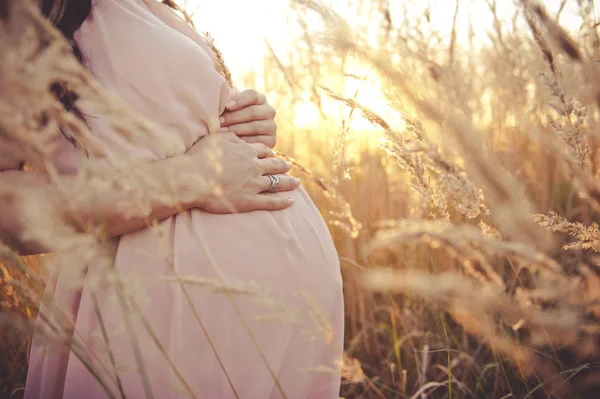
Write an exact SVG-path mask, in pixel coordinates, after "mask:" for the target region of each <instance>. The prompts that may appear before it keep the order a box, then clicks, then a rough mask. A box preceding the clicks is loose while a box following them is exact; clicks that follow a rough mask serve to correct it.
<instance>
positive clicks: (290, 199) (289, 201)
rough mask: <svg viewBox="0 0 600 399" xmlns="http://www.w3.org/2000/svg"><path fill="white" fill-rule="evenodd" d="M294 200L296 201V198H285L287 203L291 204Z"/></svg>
mask: <svg viewBox="0 0 600 399" xmlns="http://www.w3.org/2000/svg"><path fill="white" fill-rule="evenodd" d="M295 202H296V200H295V199H293V198H288V200H287V203H288V205H293V204H294V203H295Z"/></svg>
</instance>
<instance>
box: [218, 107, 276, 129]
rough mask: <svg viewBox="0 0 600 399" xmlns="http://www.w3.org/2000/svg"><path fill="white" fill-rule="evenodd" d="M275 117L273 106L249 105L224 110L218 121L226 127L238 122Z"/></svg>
mask: <svg viewBox="0 0 600 399" xmlns="http://www.w3.org/2000/svg"><path fill="white" fill-rule="evenodd" d="M274 118H275V108H273V107H271V106H270V105H266V104H263V105H250V106H247V107H244V108H239V109H237V110H235V111H226V112H223V114H221V117H220V118H219V122H220V123H221V127H228V126H231V125H236V124H239V123H245V122H252V121H262V120H273V119H274Z"/></svg>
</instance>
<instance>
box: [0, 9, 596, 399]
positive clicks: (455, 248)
mask: <svg viewBox="0 0 600 399" xmlns="http://www.w3.org/2000/svg"><path fill="white" fill-rule="evenodd" d="M438 1H446V0H438ZM448 2H450V3H452V7H450V8H449V10H451V12H450V13H449V14H448V15H446V16H445V17H446V18H447V19H448V21H447V23H446V24H445V25H444V26H445V27H447V28H448V29H446V30H444V29H442V30H440V29H438V28H439V25H436V22H435V18H434V17H432V9H433V8H434V7H435V1H433V2H420V1H417V0H413V1H411V0H406V1H402V2H398V3H393V2H389V1H387V0H369V1H349V2H344V5H343V7H342V6H340V7H339V8H340V9H343V11H340V10H337V9H336V7H332V8H330V7H326V6H324V5H323V4H321V3H319V2H313V1H312V0H295V1H293V2H292V4H291V7H292V8H293V9H294V15H295V19H294V21H293V26H294V29H295V34H297V35H298V40H297V41H296V42H295V46H294V48H290V49H289V51H288V52H286V53H281V52H277V51H275V50H274V49H271V51H270V53H269V55H268V56H267V57H266V58H265V61H264V67H263V70H262V71H260V72H254V73H249V74H248V75H246V76H240V77H235V76H234V77H233V79H234V81H236V79H237V84H238V85H239V86H240V87H256V88H257V89H259V90H262V91H264V92H265V93H267V95H268V97H269V100H270V102H271V103H272V104H273V105H274V106H275V107H276V108H277V110H278V125H279V133H278V134H279V142H278V145H277V147H276V150H277V152H278V153H279V154H281V155H282V156H284V157H287V158H288V159H289V160H290V161H292V162H293V163H294V165H295V168H294V169H293V172H292V173H294V174H295V175H297V176H298V177H300V178H301V179H302V180H303V185H304V187H305V188H306V189H307V190H308V191H309V192H310V194H311V196H312V198H313V200H314V201H315V203H316V204H317V206H318V208H319V209H320V211H321V213H322V214H323V216H324V217H325V219H326V220H327V222H328V224H329V226H330V229H331V233H332V235H333V237H334V240H335V243H336V247H337V249H338V252H339V255H340V261H341V266H342V273H343V277H344V296H345V306H346V309H345V312H346V313H345V318H346V331H345V355H344V358H343V359H342V361H341V366H342V374H343V380H342V391H341V396H342V397H345V398H415V399H416V398H423V399H424V398H546V397H556V398H587V397H589V398H594V397H597V392H598V391H599V390H600V375H599V374H598V371H597V368H598V366H599V365H600V347H599V346H600V256H599V254H598V252H600V228H599V227H598V210H599V209H600V175H599V173H600V170H599V165H600V164H599V162H600V153H599V150H600V146H599V145H600V141H599V139H600V126H599V125H598V123H599V122H600V119H599V118H600V83H599V82H600V66H599V65H600V64H599V62H600V38H599V36H598V32H597V30H598V28H599V24H598V23H597V21H596V20H595V17H594V16H595V13H594V11H595V9H594V1H593V0H566V1H562V2H560V3H557V4H558V7H554V8H550V7H549V6H548V7H546V6H545V4H544V3H543V2H535V1H532V0H514V1H512V0H510V1H509V0H479V1H470V0H457V1H450V0H448ZM473 2H477V3H479V6H481V5H482V4H483V6H484V11H485V18H486V21H489V24H488V25H487V26H486V28H485V29H484V30H481V29H477V30H476V29H475V28H472V27H471V25H470V24H471V22H472V18H475V17H479V16H477V15H476V16H473V15H471V19H468V18H467V19H461V18H458V17H457V16H458V13H459V11H460V10H463V12H464V10H465V9H469V7H472V4H473ZM8 3H11V2H10V1H9V2H8ZM12 3H16V2H12ZM508 3H510V7H506V5H507V4H508ZM0 4H2V2H0ZM427 4H429V6H428V5H427ZM0 11H1V8H0ZM567 12H570V13H571V14H572V15H573V16H574V17H573V18H571V20H572V21H576V24H575V23H573V22H570V23H569V26H568V27H566V26H563V24H562V23H561V17H562V16H563V13H567ZM23 15H25V17H23ZM23 15H21V17H23V18H25V19H26V20H28V18H30V19H31V18H33V17H31V16H29V14H26V13H24V14H23ZM348 15H361V16H362V19H360V21H354V20H352V22H349V21H351V19H350V18H349V17H348ZM0 16H2V13H1V12H0ZM436 18H439V16H437V17H436ZM34 20H35V19H34ZM3 24H4V26H5V27H6V26H7V23H6V22H5V21H1V20H0V27H1V26H2V25H3ZM44 29H45V28H44ZM44 29H42V28H40V29H39V32H42V33H39V34H40V35H42V36H43V35H50V34H48V33H44V32H45V30H44ZM0 37H1V36H0ZM48 37H51V38H52V40H57V39H56V37H54V36H51V35H50V36H48ZM32 40H33V39H32ZM2 41H4V42H3V46H2V47H0V52H4V54H3V55H2V56H0V61H1V62H2V63H3V64H2V69H1V73H0V79H2V78H4V79H7V77H11V75H9V72H7V71H9V67H7V66H6V65H8V64H6V62H7V60H9V58H8V57H7V56H6V54H7V52H10V50H11V49H12V50H14V48H13V47H11V46H13V45H14V46H17V45H18V44H19V43H20V42H19V41H17V40H15V41H10V40H5V39H0V43H2ZM217 45H218V43H217ZM61 51H65V50H64V48H60V46H58V47H57V50H56V54H55V55H56V57H59V56H60V54H63V53H61ZM31 54H36V53H35V49H32V50H31ZM39 59H40V60H42V61H43V62H46V63H47V64H44V65H46V66H47V67H48V76H49V78H51V77H52V76H51V74H52V73H57V72H56V69H52V68H51V67H52V66H54V65H58V66H60V68H63V70H67V71H70V72H71V76H72V77H71V78H69V79H72V80H71V81H70V84H71V85H72V86H73V87H77V88H79V89H81V92H82V97H84V96H86V95H87V96H88V97H87V98H89V99H91V101H92V103H94V104H95V106H96V107H97V109H100V110H104V111H106V112H107V113H112V115H113V117H114V118H115V120H116V121H118V122H119V123H121V126H122V127H123V131H129V130H131V129H134V130H135V129H137V130H136V131H138V132H139V134H141V135H143V134H145V133H148V129H149V128H147V127H146V126H145V125H144V124H143V121H141V120H139V118H138V119H136V117H135V116H131V115H129V114H127V112H126V111H127V110H120V109H117V107H114V106H111V104H112V102H111V101H112V100H113V99H112V98H109V97H105V96H104V95H103V94H102V93H101V90H100V89H99V88H98V87H97V86H95V85H94V83H93V82H92V81H91V80H90V79H89V77H87V75H85V74H84V73H83V72H81V71H80V70H79V69H77V68H78V65H76V64H77V63H76V62H72V63H69V62H68V61H64V60H58V61H56V64H53V63H52V62H53V61H49V59H47V58H43V59H42V58H39ZM10 60H12V59H10ZM11 62H13V63H14V64H12V65H11V66H10V67H11V68H13V70H17V69H18V68H19V66H22V65H24V64H19V63H18V62H16V61H14V60H12V61H11ZM15 68H16V69H15ZM22 73H23V74H26V73H28V72H27V71H25V72H22ZM29 73H30V72H29ZM15 76H17V75H16V73H15ZM23 76H25V75H23ZM61 76H62V75H61ZM0 82H2V80H0ZM36 85H38V86H36ZM40 87H42V85H41V83H40V82H37V81H31V82H28V83H27V84H26V85H20V86H19V85H14V87H13V88H12V90H14V93H17V94H16V95H21V96H22V104H31V101H34V99H35V101H37V102H38V103H39V104H38V105H36V106H39V107H40V109H41V108H43V107H45V106H47V107H50V108H51V107H52V106H53V105H52V104H51V102H50V100H47V101H46V102H44V101H45V100H44V99H43V98H39V97H35V93H38V95H39V91H40V90H41V89H40ZM36 90H37V91H36ZM103 96H104V97H103ZM84 98H85V97H84ZM52 109H56V108H52ZM9 111H10V107H0V115H5V116H6V115H8V112H9ZM52 115H56V118H57V120H58V121H59V122H63V123H69V124H70V126H73V130H74V131H75V132H76V133H78V132H79V133H80V134H81V137H82V139H81V140H82V142H85V140H86V138H85V126H84V125H83V126H82V125H81V124H78V123H77V122H76V121H73V120H72V119H69V117H66V116H61V113H60V112H58V111H57V112H56V113H55V114H52ZM61 118H62V119H61ZM0 120H2V119H0ZM2 121H3V122H0V123H5V122H4V120H2ZM17 122H19V121H15V122H14V123H15V124H14V125H10V124H8V123H5V124H6V126H3V125H0V127H2V128H4V129H0V133H1V132H2V131H3V130H7V128H8V127H14V133H13V134H14V135H15V137H18V133H19V131H20V132H21V134H22V132H23V127H22V126H17V125H16V124H17ZM21 122H22V121H21ZM29 127H30V126H29ZM19 128H20V130H19ZM40 131H41V130H40ZM42 133H43V132H42ZM79 133H78V134H79ZM40 134H41V133H40ZM77 137H80V136H77ZM14 140H17V139H16V138H15V139H14ZM41 142H42V143H43V141H41ZM30 145H32V144H31V143H30ZM38 147H39V148H38ZM38 147H35V146H34V148H33V149H31V150H29V151H30V152H29V153H28V155H29V156H32V157H33V158H35V159H37V158H39V159H43V146H42V145H39V146H38ZM92 147H93V146H92V144H89V147H88V148H92ZM36 157H37V158H36ZM50 176H51V177H52V175H51V173H50ZM6 192H7V190H6V189H5V188H2V187H0V194H2V195H6V194H5V193H6ZM46 216H47V215H37V217H38V218H39V219H33V216H32V220H36V222H35V223H38V224H39V225H40V226H43V227H41V228H44V229H47V230H45V233H44V234H46V236H48V235H49V234H50V233H48V232H49V231H52V232H54V233H53V234H54V235H56V234H58V233H60V234H63V236H61V238H62V239H63V240H64V241H65V242H68V243H69V245H71V246H72V247H73V248H75V247H76V248H79V249H80V251H81V252H79V253H78V254H76V255H73V257H72V258H66V257H64V256H62V257H61V256H57V257H56V261H57V262H63V263H64V262H65V261H68V259H71V261H73V260H74V259H80V258H81V256H89V253H88V252H89V251H88V252H85V251H83V249H81V248H82V247H85V249H86V250H87V249H89V248H88V246H89V245H91V244H89V243H90V241H89V237H90V236H94V234H97V232H95V231H86V232H84V233H85V234H84V233H82V232H80V231H78V232H77V234H75V233H74V232H72V231H70V230H65V229H60V228H58V227H56V226H52V228H51V227H49V226H50V224H49V221H48V220H47V218H45V217H46ZM56 232H58V233H56ZM54 239H56V238H54ZM82 254H83V255H82ZM0 255H1V256H2V259H3V262H2V264H0V310H1V313H0V328H1V330H0V331H1V334H0V351H1V353H2V356H1V357H0V397H10V398H17V397H20V395H22V386H23V383H24V377H25V373H26V361H27V359H26V358H27V350H28V345H29V340H28V339H29V338H28V337H29V334H30V332H31V320H32V318H33V317H34V316H35V314H36V307H37V305H38V303H39V298H40V293H41V291H42V289H43V286H44V279H45V272H44V269H43V268H42V267H41V266H40V264H39V259H37V258H25V259H23V258H20V257H18V256H17V255H16V254H15V252H14V251H12V250H11V248H9V247H8V246H7V245H4V244H3V245H2V249H1V250H0Z"/></svg>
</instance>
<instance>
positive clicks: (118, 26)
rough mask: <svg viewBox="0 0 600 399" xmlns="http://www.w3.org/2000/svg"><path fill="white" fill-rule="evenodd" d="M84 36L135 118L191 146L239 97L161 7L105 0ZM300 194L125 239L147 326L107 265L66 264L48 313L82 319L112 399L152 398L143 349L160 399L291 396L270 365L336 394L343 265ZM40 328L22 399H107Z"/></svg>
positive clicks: (78, 327)
mask: <svg viewBox="0 0 600 399" xmlns="http://www.w3.org/2000/svg"><path fill="white" fill-rule="evenodd" d="M76 39H77V41H78V43H79V44H80V46H81V48H82V51H83V53H84V55H85V57H86V59H87V60H88V67H89V68H90V70H91V71H92V73H93V74H94V75H95V76H96V78H97V79H98V80H99V81H100V82H101V83H102V84H103V85H105V86H106V87H108V88H111V89H113V90H115V91H116V92H117V93H118V94H119V95H120V96H121V97H123V98H124V99H125V100H126V101H127V102H128V103H129V104H130V105H131V106H132V107H133V108H134V109H135V110H136V111H138V112H140V113H142V114H143V115H144V116H146V117H147V118H149V119H150V120H152V121H154V122H155V123H157V124H158V125H160V126H165V127H169V130H168V131H169V132H175V133H176V134H177V138H178V139H179V140H181V142H182V143H183V145H184V146H185V148H188V147H189V146H190V145H191V144H192V143H193V142H194V141H195V140H196V139H197V138H198V137H200V136H202V135H204V134H207V133H208V132H209V131H210V130H211V129H214V128H215V121H217V120H218V116H219V114H220V113H221V112H222V111H223V109H224V105H225V104H226V102H227V101H228V99H229V97H230V89H229V88H228V87H227V84H226V82H225V81H224V80H223V78H222V77H221V75H219V74H218V73H217V71H216V69H215V67H214V62H213V61H214V56H213V54H212V53H211V52H210V49H209V48H208V46H206V44H205V43H204V42H203V40H202V39H201V38H200V37H199V36H198V35H197V34H196V33H195V32H194V31H193V29H190V28H189V27H188V26H187V25H185V23H183V22H182V21H180V20H179V19H178V17H177V16H176V15H175V14H173V13H172V12H171V11H170V10H168V9H167V8H166V7H164V6H162V5H160V4H159V3H157V2H155V1H154V0H144V1H143V0H100V1H96V2H95V4H94V7H93V11H92V15H91V16H90V18H89V19H88V20H87V21H86V22H85V23H84V25H83V26H82V28H81V29H80V30H79V31H78V33H77V36H76ZM88 123H89V124H90V126H91V128H92V131H93V132H94V134H96V135H97V136H98V137H99V138H100V140H101V142H102V143H103V145H105V146H106V148H107V149H108V150H109V151H110V152H111V154H115V155H117V156H119V157H122V158H123V159H127V160H130V159H147V160H149V161H154V160H160V159H163V158H165V157H166V156H168V155H170V154H165V153H155V152H152V151H149V150H148V149H145V148H139V147H134V146H131V145H130V144H127V143H126V142H125V141H124V140H122V139H120V138H119V137H118V136H117V135H116V133H115V132H113V131H112V130H111V129H110V127H109V126H108V125H107V124H106V122H105V121H103V119H102V117H96V116H91V117H90V118H88ZM165 131H167V130H165ZM171 134H172V133H171ZM70 151H71V150H69V149H67V148H66V147H65V149H64V150H63V153H62V155H61V156H59V157H58V166H59V168H60V169H61V170H62V171H63V172H65V173H68V172H70V171H72V170H73V169H76V165H74V164H73V162H74V161H73V160H74V159H75V158H74V157H73V156H71V155H69V154H70ZM59 155H60V154H59ZM292 195H293V196H294V198H295V199H296V203H295V204H294V205H293V206H292V207H291V208H289V209H287V210H283V211H277V212H264V211H259V212H251V213H245V214H229V215H215V214H209V213H206V212H203V211H201V210H192V211H188V212H185V213H183V214H180V215H178V216H176V217H172V218H169V219H167V220H164V221H162V222H161V223H159V225H158V227H157V228H156V230H155V231H151V230H149V229H143V230H139V231H137V232H134V233H129V234H125V235H123V236H121V237H119V239H116V240H115V242H114V256H115V258H114V259H115V267H116V269H117V270H118V271H119V274H120V275H121V276H122V277H123V278H124V279H125V280H126V292H127V293H128V294H129V295H131V297H132V298H134V301H135V303H136V305H137V306H139V307H140V308H141V309H142V315H143V319H142V318H141V317H139V316H138V313H137V312H136V311H135V310H134V309H133V308H132V305H131V304H129V313H128V314H124V311H123V307H122V306H121V305H120V304H119V301H118V296H117V294H116V291H115V290H114V288H113V286H112V285H111V284H107V283H106V281H105V279H102V277H103V276H106V275H108V273H109V269H108V266H107V264H109V263H110V262H105V261H103V260H101V259H97V260H96V261H94V262H92V264H91V265H90V266H89V269H88V271H87V274H86V275H85V276H82V275H77V274H75V273H73V272H72V271H71V272H70V270H69V265H66V266H65V267H64V268H63V269H62V270H60V271H59V272H57V273H55V274H54V276H53V277H52V279H51V283H49V285H48V289H47V295H48V297H49V299H48V300H45V301H44V303H43V306H42V310H41V311H42V312H43V313H44V314H47V315H49V316H50V317H52V318H56V317H58V315H59V313H60V311H66V312H67V313H68V314H70V315H71V316H72V317H73V318H74V319H75V320H76V321H75V338H76V340H77V341H78V342H81V343H83V344H84V345H85V346H86V347H87V349H88V351H89V352H90V353H91V354H92V355H91V356H90V358H89V361H90V362H91V364H93V365H94V367H95V368H96V369H97V370H98V372H99V374H100V375H101V376H102V377H103V379H104V380H106V381H108V384H107V385H108V386H107V388H108V389H109V390H110V391H111V393H112V394H113V395H114V396H115V397H121V396H122V395H121V393H120V392H119V390H120V389H121V390H122V391H123V393H124V394H125V396H126V397H128V398H138V397H146V393H145V391H144V386H143V383H142V378H141V375H142V374H141V372H140V370H139V367H138V363H136V359H135V353H134V350H133V349H132V348H134V347H135V346H137V347H138V348H139V349H140V356H141V358H142V361H143V365H144V368H145V374H146V375H147V376H148V380H149V383H150V385H151V389H152V393H153V396H154V397H155V398H160V399H163V398H165V399H166V398H179V397H199V398H211V399H212V398H234V397H236V394H234V392H233V389H232V387H231V385H233V387H234V389H235V391H236V392H237V397H240V398H248V399H259V398H280V397H283V396H282V394H281V393H280V391H279V389H278V387H277V386H276V385H275V383H274V379H273V377H272V376H271V374H270V372H269V371H268V368H267V367H266V365H265V361H266V363H268V365H269V366H270V368H271V370H273V372H274V373H275V374H276V378H277V380H278V381H279V382H280V384H281V386H282V387H283V391H284V392H285V396H286V397H287V398H325V399H326V398H337V397H338V390H339V378H340V375H339V362H340V360H341V354H342V342H343V300H342V281H341V276H340V270H339V263H338V257H337V253H336V251H335V248H334V246H333V242H332V240H331V237H330V235H329V232H328V229H327V226H326V224H325V223H324V221H323V219H322V217H321V215H320V214H319V212H318V210H317V209H316V207H315V206H314V204H313V203H312V201H311V199H310V198H309V197H308V195H307V194H306V192H305V191H304V190H303V189H298V190H296V191H295V192H294V193H293V194H292ZM174 275H179V276H191V277H194V278H195V279H196V280H197V281H196V284H195V285H186V286H185V287H186V289H185V290H184V289H182V288H181V286H179V285H178V284H176V283H172V282H165V281H161V280H159V279H158V278H159V277H162V276H174ZM219 278H222V279H223V280H225V282H226V283H227V284H228V285H229V286H231V287H234V288H237V289H238V290H239V292H237V293H236V294H234V298H235V299H234V301H235V303H236V304H237V306H238V307H239V310H240V311H241V312H242V314H243V315H244V319H245V321H246V323H247V325H248V326H249V328H250V330H251V332H252V336H251V335H250V334H249V333H248V332H247V330H246V328H245V326H244V323H242V321H241V318H240V315H239V314H238V313H237V311H236V309H235V308H234V306H233V305H232V302H231V301H230V299H229V298H228V297H227V296H226V295H225V294H224V293H223V292H222V291H219V290H218V289H217V290H216V289H214V287H213V288H211V282H212V281H218V280H219ZM78 280H81V282H82V283H83V289H80V288H78V284H77V281H78ZM52 299H53V301H52ZM189 302H191V303H192V304H193V307H194V308H195V310H196V311H197V314H195V313H194V311H193V310H192V307H191V306H190V303H189ZM95 303H97V306H96V305H95ZM98 313H100V314H101V315H102V317H101V319H100V318H99V317H98ZM126 320H127V321H129V322H130V323H131V325H132V327H133V329H134V331H135V337H134V339H133V342H134V343H135V344H136V345H133V344H132V339H131V335H130V334H129V333H127V331H126V328H125V327H126V323H125V321H126ZM101 321H102V323H103V325H104V329H103V328H102V324H101ZM145 323H146V324H145ZM41 324H42V323H40V327H39V330H38V333H37V334H36V337H35V338H34V345H33V347H32V351H31V359H30V366H29V374H28V376H27V385H26V394H25V397H26V398H28V399H29V398H50V397H65V398H104V397H107V394H106V392H105V390H104V389H103V388H102V387H101V385H100V384H99V383H98V382H97V381H96V380H95V379H94V377H92V376H91V374H90V373H89V372H88V370H87V369H86V368H85V367H84V365H83V364H82V362H81V361H80V360H79V359H77V357H76V356H74V355H73V353H71V352H69V351H68V350H67V349H66V348H65V347H64V346H61V345H58V344H57V343H56V342H53V343H52V342H51V341H49V340H48V339H44V338H43V337H42V334H41V333H40V332H41V328H42V327H41ZM147 326H150V328H148V327H147ZM202 327H204V329H205V331H203V328H202ZM103 331H105V334H106V337H107V338H108V342H109V347H110V348H111V350H110V351H108V350H107V349H106V348H107V344H106V338H105V336H104V335H103ZM149 331H151V332H152V333H150V332H149ZM155 338H156V339H158V340H159V341H160V343H161V344H162V347H163V348H164V353H163V352H161V350H159V349H158V346H157V344H156V343H155V340H154V339H155ZM253 339H254V340H255V341H253ZM209 340H210V342H209ZM211 342H212V345H214V348H215V351H216V353H217V354H218V356H219V359H217V356H216V355H215V353H214V352H213V350H212V349H211ZM255 343H256V344H258V346H259V347H260V353H262V356H261V355H260V354H259V351H258V350H257V349H256V345H255ZM109 353H110V354H111V356H112V359H111V356H109ZM167 358H168V359H169V360H167ZM220 363H222V366H221V364H220ZM223 369H224V370H226V372H224V371H223ZM115 370H116V371H115ZM174 370H177V373H176V372H175V371H174ZM177 374H179V377H178V376H177ZM115 375H118V380H119V381H120V384H121V388H119V387H118V383H117V382H116V380H117V378H116V377H115ZM182 378H183V379H184V380H185V382H186V384H187V388H184V384H183V383H181V379H182ZM111 380H112V381H111ZM229 381H231V384H230V382H229Z"/></svg>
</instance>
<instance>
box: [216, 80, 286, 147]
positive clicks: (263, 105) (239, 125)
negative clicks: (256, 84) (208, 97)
mask: <svg viewBox="0 0 600 399" xmlns="http://www.w3.org/2000/svg"><path fill="white" fill-rule="evenodd" d="M220 122H221V131H222V132H231V133H235V134H236V135H237V136H238V137H239V138H241V139H242V140H244V141H246V142H248V143H262V144H264V145H266V146H267V147H269V148H273V147H275V143H276V142H277V124H276V123H275V108H273V107H271V106H270V105H269V103H268V102H267V98H266V97H265V96H264V94H261V93H259V92H257V91H256V90H245V91H243V92H241V93H239V94H237V95H235V96H233V97H232V98H231V101H230V102H229V104H227V107H226V108H225V111H224V112H223V114H221V118H220Z"/></svg>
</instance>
